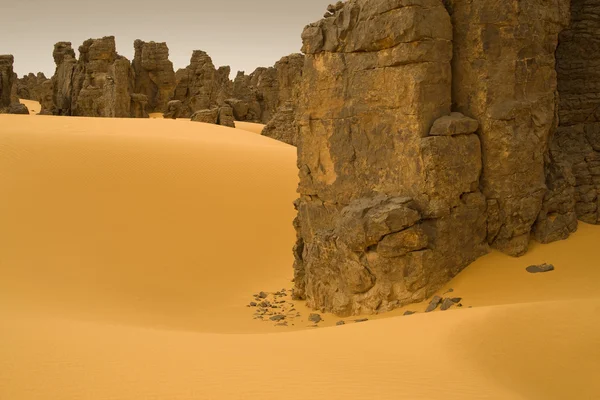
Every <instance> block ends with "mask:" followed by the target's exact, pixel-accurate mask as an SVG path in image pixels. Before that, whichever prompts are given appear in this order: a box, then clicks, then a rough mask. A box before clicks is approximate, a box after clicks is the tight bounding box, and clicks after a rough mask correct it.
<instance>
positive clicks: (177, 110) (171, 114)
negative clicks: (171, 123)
mask: <svg viewBox="0 0 600 400" xmlns="http://www.w3.org/2000/svg"><path fill="white" fill-rule="evenodd" d="M182 110H183V103H182V102H181V100H171V101H169V102H168V103H167V110H166V111H165V112H164V113H163V118H168V119H177V118H179V117H180V116H181V114H182Z"/></svg>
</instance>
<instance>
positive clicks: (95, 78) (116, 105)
mask: <svg viewBox="0 0 600 400" xmlns="http://www.w3.org/2000/svg"><path fill="white" fill-rule="evenodd" d="M79 54H80V56H79V60H77V59H76V58H75V52H74V51H73V49H72V48H71V43H69V42H59V43H57V44H56V45H55V46H54V53H53V55H54V62H55V63H56V71H55V73H54V76H53V77H52V87H53V105H52V110H51V113H52V114H55V115H76V116H87V117H121V118H125V117H130V116H132V111H131V105H132V99H131V94H132V93H133V82H134V73H133V69H132V68H131V64H130V62H129V60H127V59H126V58H125V57H122V56H120V55H119V54H117V51H116V45H115V38H114V36H107V37H103V38H101V39H88V40H86V41H85V42H84V43H83V44H82V45H81V46H80V47H79ZM138 100H139V99H138ZM43 109H44V111H45V108H43ZM136 111H139V110H136ZM134 114H135V112H134Z"/></svg>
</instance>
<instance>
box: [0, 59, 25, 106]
mask: <svg viewBox="0 0 600 400" xmlns="http://www.w3.org/2000/svg"><path fill="white" fill-rule="evenodd" d="M14 61H15V60H14V57H13V56H12V55H0V114H29V110H28V109H27V107H26V106H25V105H24V104H21V103H20V102H19V98H18V96H17V74H15V73H14V71H13V63H14Z"/></svg>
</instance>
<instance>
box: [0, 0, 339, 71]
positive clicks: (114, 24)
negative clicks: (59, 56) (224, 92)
mask: <svg viewBox="0 0 600 400" xmlns="http://www.w3.org/2000/svg"><path fill="white" fill-rule="evenodd" d="M331 2H335V1H333V0H244V1H242V0H144V1H139V0H95V1H89V0H46V1H42V0H0V15H1V16H2V18H1V22H0V54H12V55H14V56H15V72H17V74H18V75H19V77H21V76H22V75H23V74H27V73H29V72H34V73H35V72H38V71H41V72H44V73H45V74H46V76H47V77H51V76H52V74H53V73H54V68H55V65H54V61H53V59H52V50H53V47H54V43H56V42H59V41H66V42H71V43H72V44H73V48H74V49H75V51H76V52H77V49H78V48H79V46H80V45H81V44H82V43H83V41H84V40H86V39H89V38H99V37H102V36H111V35H112V36H115V38H116V42H117V51H118V52H119V54H121V55H123V56H125V57H127V58H128V59H129V60H131V59H133V41H134V40H135V39H142V40H144V41H146V42H149V41H152V40H153V41H155V42H167V45H168V46H169V52H170V57H169V58H170V59H171V61H172V62H173V64H174V66H175V70H177V69H178V68H183V67H185V66H187V65H188V64H189V61H190V57H191V55H192V50H204V51H206V52H207V53H208V54H209V55H210V56H211V57H212V59H213V62H214V64H215V65H216V66H217V67H219V66H221V65H229V66H231V70H232V75H235V73H236V72H237V71H238V70H241V71H246V73H250V72H252V71H253V70H254V69H255V68H256V67H259V66H264V67H266V66H271V65H273V64H274V63H275V61H277V60H279V59H280V58H281V57H283V56H285V55H288V54H290V53H296V52H300V47H301V39H300V34H301V33H302V29H303V28H304V26H305V25H307V24H309V23H311V22H314V21H317V20H319V19H320V18H322V16H323V14H324V13H325V10H326V7H327V5H328V4H329V3H331Z"/></svg>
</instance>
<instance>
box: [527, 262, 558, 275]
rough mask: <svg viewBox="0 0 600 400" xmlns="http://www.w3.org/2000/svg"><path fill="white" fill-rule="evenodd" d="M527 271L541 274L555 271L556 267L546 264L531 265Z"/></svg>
mask: <svg viewBox="0 0 600 400" xmlns="http://www.w3.org/2000/svg"><path fill="white" fill-rule="evenodd" d="M526 270H527V272H529V273H531V274H537V273H539V272H550V271H554V265H552V264H546V263H543V264H540V265H530V266H529V267H527V268H526Z"/></svg>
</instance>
